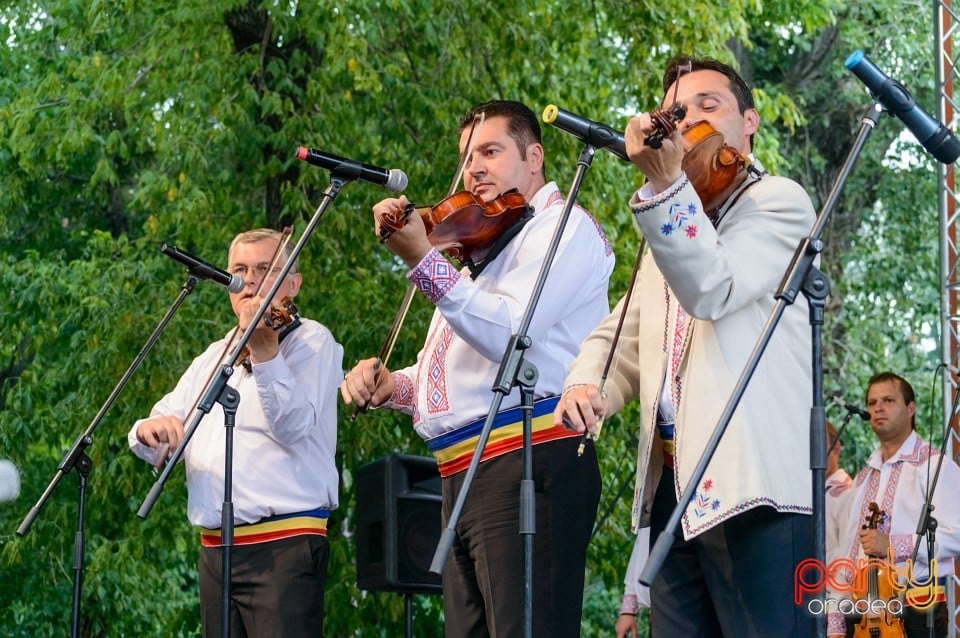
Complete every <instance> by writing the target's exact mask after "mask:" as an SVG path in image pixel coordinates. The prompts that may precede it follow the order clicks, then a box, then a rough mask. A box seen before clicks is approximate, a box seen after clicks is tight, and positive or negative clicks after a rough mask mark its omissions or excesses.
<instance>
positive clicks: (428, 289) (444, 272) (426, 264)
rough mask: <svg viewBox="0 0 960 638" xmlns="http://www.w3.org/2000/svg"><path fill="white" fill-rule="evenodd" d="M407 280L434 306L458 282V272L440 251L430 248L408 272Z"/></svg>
mask: <svg viewBox="0 0 960 638" xmlns="http://www.w3.org/2000/svg"><path fill="white" fill-rule="evenodd" d="M407 279H409V280H410V282H411V283H412V284H413V285H415V286H416V287H417V288H419V289H420V292H422V293H423V294H424V295H426V296H427V299H429V300H430V301H431V302H433V303H434V304H436V303H439V301H440V300H441V299H443V298H444V296H446V294H447V293H448V292H450V289H451V288H453V287H454V286H455V285H456V284H457V282H458V281H460V271H458V270H457V269H456V268H455V267H454V265H453V264H451V263H450V262H449V261H447V259H446V258H445V257H444V256H443V255H441V254H440V251H438V250H437V249H436V248H432V249H430V252H428V253H427V255H426V257H424V258H423V259H422V260H420V263H419V264H417V265H416V267H414V268H413V269H412V270H411V271H410V273H409V274H408V275H407Z"/></svg>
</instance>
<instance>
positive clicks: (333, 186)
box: [137, 170, 357, 638]
mask: <svg viewBox="0 0 960 638" xmlns="http://www.w3.org/2000/svg"><path fill="white" fill-rule="evenodd" d="M356 177H357V176H356V175H340V174H338V172H337V171H336V170H333V171H331V173H330V186H328V187H327V189H326V190H325V191H324V193H323V201H321V202H320V205H319V206H318V207H317V210H316V211H315V212H314V214H313V217H312V218H311V219H310V222H309V223H308V224H307V227H306V229H305V230H304V231H303V234H302V235H301V236H300V239H299V241H297V244H296V246H294V247H293V250H292V251H291V254H290V256H289V258H288V259H287V262H286V263H285V264H284V266H283V268H282V269H281V270H280V273H279V274H278V275H277V277H276V280H275V281H274V283H273V285H272V286H271V287H270V290H269V292H267V294H266V296H265V297H264V301H263V303H262V304H261V305H260V308H259V309H258V310H257V312H256V314H255V315H254V316H253V319H252V320H251V321H250V325H249V326H247V329H246V330H245V331H244V333H243V335H242V336H241V337H240V340H239V341H238V342H237V346H236V348H234V350H233V352H232V353H231V354H230V355H229V357H228V358H227V361H226V362H225V363H224V364H223V365H221V366H220V369H219V373H218V374H216V375H215V376H214V377H213V378H212V379H211V380H210V382H209V383H208V384H207V387H206V388H204V390H203V392H202V394H201V397H202V398H201V399H200V401H199V402H198V403H197V407H196V412H195V413H194V417H193V420H192V421H191V422H190V424H189V425H188V426H187V427H186V428H184V431H183V439H182V440H181V441H180V444H179V445H178V446H177V449H176V450H174V451H173V453H172V454H171V455H170V458H169V459H168V461H167V463H166V466H165V467H164V468H163V471H162V472H161V473H160V476H159V477H158V478H157V480H156V482H155V483H154V484H153V487H152V488H150V492H149V493H148V494H147V497H146V499H145V500H144V502H143V504H142V505H141V506H140V509H139V510H137V516H139V517H140V518H142V519H146V517H147V516H148V515H149V513H150V510H151V509H152V508H153V505H154V503H156V501H157V498H159V497H160V492H162V491H163V486H164V485H165V484H166V482H167V480H168V479H169V477H170V473H171V472H172V471H173V468H174V467H175V466H176V464H177V461H178V460H179V459H180V457H181V456H182V455H183V452H184V450H185V448H186V446H187V443H189V442H190V439H191V438H192V437H193V434H194V432H195V431H196V429H197V426H199V424H200V421H202V420H203V418H204V417H205V416H206V415H207V414H209V413H210V410H212V409H213V404H214V403H220V404H221V405H222V406H223V413H224V428H225V431H224V468H223V507H222V510H221V513H220V544H221V551H220V560H221V568H220V569H221V574H220V577H221V590H222V596H221V610H220V611H221V618H222V622H221V629H222V636H223V638H229V636H230V601H231V591H230V590H231V582H230V572H231V568H232V563H233V533H234V521H233V500H232V499H233V428H234V417H235V416H236V408H237V405H238V404H239V403H240V394H239V393H238V392H237V391H236V390H235V389H234V388H232V387H230V386H229V385H227V381H228V380H229V378H230V376H231V375H232V374H233V368H234V366H235V365H236V362H237V359H238V358H239V357H240V353H241V352H242V351H243V349H244V347H245V346H246V345H247V342H248V341H249V340H250V337H251V336H252V335H253V331H254V330H256V328H257V326H258V325H260V322H261V321H262V320H263V316H264V314H266V312H267V309H268V308H269V307H270V303H271V302H272V301H273V299H274V297H275V296H276V294H277V291H278V290H279V289H280V286H282V285H283V280H284V279H285V278H286V276H287V275H288V274H289V272H290V269H291V268H292V267H293V264H294V262H295V261H296V260H297V256H298V255H299V254H300V251H302V250H303V246H304V244H306V242H307V240H308V239H309V238H310V236H311V235H312V234H313V231H314V230H315V229H316V227H317V225H318V224H319V223H320V219H321V218H322V217H323V215H324V213H325V212H326V210H327V208H328V207H329V206H330V203H331V202H333V200H334V199H335V198H336V196H337V194H338V193H339V192H340V189H341V188H343V185H344V184H346V183H347V182H348V181H350V180H352V179H356Z"/></svg>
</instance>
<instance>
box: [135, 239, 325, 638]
mask: <svg viewBox="0 0 960 638" xmlns="http://www.w3.org/2000/svg"><path fill="white" fill-rule="evenodd" d="M280 241H281V235H280V233H278V232H276V231H274V230H269V229H260V230H252V231H247V232H245V233H241V234H240V235H237V237H236V238H234V240H233V242H232V243H231V245H230V252H229V266H228V269H229V271H230V272H231V273H233V274H235V275H240V276H241V277H243V280H244V283H245V285H244V288H243V289H242V290H241V291H240V292H237V293H231V294H230V303H231V305H232V306H233V311H234V313H235V314H236V316H237V319H238V328H237V330H238V331H239V332H237V333H236V334H241V333H242V331H244V330H246V328H247V326H248V325H249V324H250V321H251V320H252V319H253V317H254V315H255V314H256V312H257V310H258V309H259V308H260V306H261V304H262V302H263V298H262V297H261V296H260V295H261V294H262V293H264V292H266V291H267V290H269V289H270V286H272V285H273V283H274V280H275V278H276V275H277V274H278V273H279V272H280V270H281V267H280V266H282V264H283V263H284V262H285V261H286V260H285V259H282V260H281V261H280V266H273V265H272V258H273V256H274V254H275V253H276V252H277V250H278V248H279V246H280ZM292 248H293V247H292V246H291V245H289V244H287V246H286V249H287V250H286V255H289V254H291V251H292ZM301 283H302V276H301V274H300V273H299V272H298V268H297V266H296V264H294V266H293V267H292V268H291V271H290V274H288V275H287V277H286V279H285V280H284V282H283V284H282V285H281V287H280V288H279V290H278V292H277V300H278V301H276V302H274V303H275V305H276V304H278V303H279V301H282V300H283V298H284V297H287V298H289V299H290V300H292V299H293V298H294V297H295V296H296V295H297V293H298V292H299V290H300V286H301ZM292 318H293V321H292V322H291V323H289V324H287V325H285V326H283V327H282V328H281V329H280V330H276V329H274V327H271V326H269V325H267V323H266V321H265V320H264V321H262V322H261V325H259V326H258V327H257V328H256V330H255V331H254V332H253V334H252V336H251V338H250V340H249V341H248V343H247V347H248V348H249V351H248V353H247V356H246V357H244V358H243V359H244V364H245V365H238V366H236V368H235V369H234V373H233V375H232V376H231V377H230V379H229V380H228V384H229V385H230V386H231V387H233V388H236V390H237V391H238V393H239V395H240V403H239V405H238V406H237V413H236V417H235V421H236V423H235V435H234V447H233V459H234V470H235V471H234V472H233V484H232V485H233V495H232V502H233V506H234V524H235V528H234V548H233V550H232V566H231V567H232V569H231V594H232V600H231V603H230V604H231V619H230V625H231V630H232V631H233V632H245V633H243V635H246V636H249V637H251V638H253V637H255V636H271V637H275V636H282V637H283V638H301V637H302V638H307V637H308V636H309V637H313V636H318V635H321V634H322V631H323V615H324V614H323V612H324V610H323V599H324V586H325V583H326V576H327V564H328V561H329V556H330V551H329V546H328V544H327V538H326V530H327V518H328V517H329V513H330V510H333V509H336V507H337V504H338V500H337V487H338V475H337V469H336V465H335V464H334V452H335V450H336V444H337V410H336V391H337V385H338V383H339V382H340V378H341V376H340V375H341V374H342V367H341V366H342V363H343V348H342V347H341V346H340V344H338V343H337V342H336V341H334V339H333V335H331V334H330V331H329V330H327V329H326V328H325V327H324V326H322V325H321V324H319V323H317V322H316V321H313V320H312V319H306V318H299V317H292ZM280 323H282V321H281V322H280ZM274 324H275V325H276V327H278V328H280V326H279V325H278V324H277V322H274ZM228 337H229V335H228ZM231 344H232V340H231V339H229V338H226V337H225V338H224V339H222V340H220V341H217V342H215V343H213V344H211V345H210V346H209V347H208V348H207V350H206V351H205V352H204V353H203V354H201V355H200V356H199V357H197V358H196V359H194V360H193V363H191V364H190V367H189V368H188V369H187V371H186V372H185V373H184V374H183V376H182V377H181V378H180V381H179V382H178V383H177V385H176V387H175V388H174V389H173V391H172V392H170V393H169V394H167V395H166V396H165V397H163V398H162V399H161V400H160V402H159V403H157V404H156V405H155V406H154V407H153V410H152V411H151V412H150V417H149V418H146V419H141V420H139V421H137V422H136V423H135V424H134V425H133V428H132V429H131V430H130V433H129V435H128V439H129V443H130V447H131V449H132V450H133V452H134V453H135V454H136V455H137V456H139V457H140V458H142V459H144V460H146V461H149V462H150V463H154V464H160V463H162V462H163V460H164V458H165V456H166V455H167V454H168V453H169V452H171V451H172V450H174V449H176V447H177V446H178V445H179V443H180V441H181V440H182V438H183V436H184V423H190V422H191V421H192V419H193V418H194V414H193V413H192V412H191V409H192V408H193V407H194V405H195V403H196V401H197V399H198V398H199V396H200V394H201V392H202V391H203V389H204V387H205V386H206V383H207V380H208V379H209V378H210V375H211V373H212V372H213V371H214V370H216V369H217V368H218V367H219V366H220V365H221V364H222V363H223V362H224V361H225V360H226V359H228V358H229V357H230V355H231V350H232V349H231V348H230V346H231ZM238 361H239V360H238ZM224 442H225V428H224V413H223V408H222V406H221V405H220V404H219V403H217V404H215V405H214V407H213V409H212V410H211V411H210V413H209V414H208V415H206V416H205V417H204V418H203V420H202V421H201V422H200V424H199V426H198V427H197V428H196V429H195V430H194V434H193V436H192V438H191V439H190V442H189V443H188V444H187V446H186V448H185V450H184V454H183V460H184V463H185V465H186V472H187V517H188V518H189V520H190V522H191V523H192V524H194V525H197V526H199V527H201V528H203V529H202V530H201V542H202V548H201V551H200V614H201V623H202V625H203V634H204V635H205V636H219V635H221V632H222V628H221V597H222V588H221V582H222V581H221V553H220V552H221V550H220V547H221V542H220V534H221V529H220V528H221V520H222V519H221V517H222V509H223V501H224V454H225V445H224ZM234 635H239V634H237V633H234Z"/></svg>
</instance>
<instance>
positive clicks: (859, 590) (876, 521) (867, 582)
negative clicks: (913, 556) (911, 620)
mask: <svg viewBox="0 0 960 638" xmlns="http://www.w3.org/2000/svg"><path fill="white" fill-rule="evenodd" d="M867 507H868V508H869V509H870V514H869V515H868V516H867V522H866V524H865V525H864V526H863V529H877V528H878V527H879V526H880V525H881V524H882V523H883V521H884V519H885V518H886V516H887V514H886V512H884V511H883V510H881V509H880V507H879V506H878V505H877V504H876V503H870V504H869V505H868V506H867ZM868 558H869V557H868ZM891 578H896V575H895V574H891V571H890V569H889V568H888V567H882V566H880V565H877V564H876V563H875V561H872V560H871V561H869V562H868V564H867V566H866V567H864V568H863V569H861V570H860V574H859V576H858V577H857V580H856V582H857V585H858V586H857V587H856V588H854V591H853V598H854V600H857V601H860V600H863V601H866V602H867V605H866V607H867V609H868V611H867V613H865V614H863V616H862V617H861V618H860V622H858V623H857V626H856V627H855V628H854V632H853V635H854V638H905V637H906V633H905V631H904V629H903V619H901V618H899V617H897V616H896V615H894V614H893V613H891V612H890V611H889V609H887V607H886V606H884V608H883V610H882V611H874V609H875V606H874V605H873V604H871V603H873V601H876V600H883V601H885V602H886V601H889V600H891V599H894V598H896V596H897V592H896V590H895V588H894V586H893V584H892V581H891V580H890V579H891ZM861 585H862V586H861Z"/></svg>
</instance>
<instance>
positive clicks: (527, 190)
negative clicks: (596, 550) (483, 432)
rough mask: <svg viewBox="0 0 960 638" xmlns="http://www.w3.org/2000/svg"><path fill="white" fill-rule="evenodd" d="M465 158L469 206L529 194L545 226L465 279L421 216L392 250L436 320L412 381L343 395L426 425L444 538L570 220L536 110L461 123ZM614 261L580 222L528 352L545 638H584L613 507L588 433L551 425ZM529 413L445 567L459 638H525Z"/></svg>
mask: <svg viewBox="0 0 960 638" xmlns="http://www.w3.org/2000/svg"><path fill="white" fill-rule="evenodd" d="M475 122H476V123H477V124H476V126H474V123H475ZM460 150H461V153H465V158H464V159H465V164H464V166H465V171H464V175H463V181H464V186H465V188H466V190H467V191H469V192H470V193H471V194H472V195H474V196H475V197H476V198H478V199H479V200H481V201H483V202H486V203H489V202H492V201H495V200H496V199H498V197H500V196H501V195H503V194H505V193H508V192H510V191H514V190H515V191H516V192H517V193H519V194H520V195H521V196H522V197H523V199H524V200H525V201H526V202H527V203H528V204H529V205H530V207H531V208H532V211H533V215H532V217H529V218H528V219H522V218H521V219H520V220H518V221H517V222H516V223H515V224H514V225H513V226H512V227H510V228H507V229H504V230H502V231H501V232H502V233H515V234H514V235H512V237H510V236H507V239H508V241H506V242H505V243H503V242H500V243H499V245H498V246H497V248H498V249H499V252H496V253H495V255H494V256H489V255H488V256H486V257H485V258H484V260H483V263H482V264H476V263H474V264H473V265H472V266H471V267H470V268H469V269H457V268H456V267H454V265H453V264H452V263H451V262H450V261H449V260H448V259H447V258H446V257H444V256H443V255H441V254H440V252H439V251H438V250H437V249H436V248H434V247H433V245H432V244H431V242H430V238H429V237H428V235H427V232H426V229H425V226H424V224H423V220H422V219H421V218H420V217H419V216H418V215H415V214H414V215H410V217H409V220H408V223H406V225H405V226H402V227H401V228H399V229H398V230H395V232H393V233H392V234H389V233H388V235H389V236H388V238H387V239H386V242H385V243H386V245H387V247H388V248H390V250H392V251H393V252H394V253H395V254H396V255H397V256H399V257H400V258H401V259H402V260H403V262H404V263H405V264H406V265H407V267H408V268H410V271H409V273H408V274H407V278H408V279H409V280H410V281H411V282H413V283H414V284H415V285H416V286H417V287H418V288H419V290H420V291H421V292H422V293H423V294H424V295H425V296H426V297H427V298H428V299H429V300H430V301H431V302H432V303H433V304H434V305H435V306H436V311H435V312H434V315H433V320H432V321H431V323H430V329H429V332H428V335H427V340H426V343H425V344H424V347H423V350H421V352H420V354H419V355H418V357H417V361H416V362H415V363H414V364H413V365H412V366H409V367H407V368H404V369H401V370H396V371H390V370H387V368H386V366H385V365H383V364H382V362H381V361H380V360H379V359H366V360H364V361H361V362H359V363H358V364H357V365H356V366H355V367H354V368H353V369H352V370H351V371H350V372H349V373H348V375H347V377H346V378H345V379H344V382H343V385H342V386H341V394H342V395H343V398H344V401H346V402H347V403H357V404H359V405H364V406H373V407H385V408H390V409H394V410H400V411H403V412H406V413H408V414H410V415H411V416H412V417H413V426H414V428H415V429H416V430H417V433H418V434H419V435H420V436H421V437H423V438H424V439H425V440H426V442H427V445H428V446H429V448H430V450H431V452H432V453H433V454H434V456H435V457H436V459H437V463H438V466H439V469H440V475H441V477H442V486H443V487H442V490H443V508H442V518H443V522H444V526H446V524H447V521H448V519H449V517H450V513H451V510H452V508H453V504H454V502H455V500H456V497H457V494H458V493H459V491H460V489H461V488H462V486H463V482H464V475H465V474H466V472H465V471H464V470H466V468H467V467H468V465H469V462H470V459H471V457H472V456H473V453H474V451H475V449H476V447H477V437H478V435H479V431H480V429H481V427H482V425H483V423H484V421H485V420H486V416H487V412H488V411H489V408H490V405H491V402H492V400H493V393H492V391H491V388H492V387H493V383H494V381H495V379H496V378H497V373H498V370H499V367H500V361H501V358H502V356H503V354H504V351H505V350H506V347H507V344H508V342H509V340H510V338H511V336H512V335H513V334H514V333H515V332H516V331H517V329H518V326H519V324H520V320H521V318H522V317H523V315H524V313H525V311H526V309H527V306H528V304H529V303H530V300H531V294H532V292H533V289H534V285H535V283H536V280H537V276H538V274H539V272H540V269H541V267H542V265H543V261H544V255H545V252H546V247H547V246H548V245H549V243H550V241H551V238H552V236H553V234H554V231H555V230H556V227H557V222H558V220H559V219H560V213H561V212H562V210H563V206H564V202H563V196H562V195H561V193H560V190H559V189H558V188H557V185H556V184H555V183H553V182H547V181H546V179H545V175H544V169H543V166H544V150H543V146H542V145H541V143H540V125H539V123H538V122H537V118H536V116H535V115H534V114H533V112H532V111H530V109H529V108H527V107H526V106H524V105H522V104H519V103H517V102H509V101H499V100H498V101H493V102H487V103H485V104H481V105H480V106H478V107H476V108H475V109H473V110H472V111H471V112H469V113H468V114H467V115H466V116H465V117H464V118H463V119H462V120H461V130H460ZM468 150H469V152H467V151H468ZM407 204H408V201H407V200H406V198H405V197H400V198H397V199H387V200H384V201H382V202H380V203H378V204H377V205H376V206H374V215H375V218H376V220H377V225H378V230H382V228H383V223H382V222H383V220H384V218H385V217H389V218H391V219H393V220H396V219H402V218H403V212H404V209H405V208H406V206H407ZM518 224H519V226H518ZM381 236H382V233H381ZM496 239H499V238H496ZM495 245H496V242H495ZM613 261H614V258H613V251H612V249H611V247H610V244H609V242H608V241H607V239H606V237H605V236H604V234H603V231H602V230H601V229H600V226H599V225H598V224H597V222H596V221H595V220H594V219H593V218H592V217H591V216H590V214H589V213H587V211H585V210H583V209H582V208H580V207H574V208H573V210H572V211H571V215H570V218H569V221H568V223H567V226H566V228H565V230H564V233H563V238H562V239H561V241H560V244H559V248H558V252H557V255H556V258H555V259H554V261H553V265H552V268H551V270H550V275H549V277H547V280H546V283H545V285H544V288H543V294H542V296H541V297H540V301H539V303H538V305H537V307H536V312H535V313H534V315H533V319H532V322H531V324H530V330H529V333H528V335H529V337H530V339H531V346H530V348H529V349H527V350H525V351H524V357H525V359H526V360H527V361H529V362H531V363H533V364H534V365H535V366H536V368H537V370H538V373H539V378H538V380H537V382H536V385H535V388H534V390H535V397H534V398H535V399H536V400H537V401H536V403H535V404H534V410H533V459H532V464H533V475H534V483H535V485H536V495H535V500H536V514H535V518H536V536H534V540H533V547H534V550H533V572H534V573H533V583H532V590H533V619H532V625H533V634H534V635H535V636H541V637H544V638H546V637H550V638H565V637H570V638H574V637H576V636H579V635H580V614H581V607H582V601H583V578H584V567H585V563H586V551H587V543H588V541H589V538H590V532H591V529H592V526H593V520H594V517H595V516H596V512H597V504H598V502H599V498H600V472H599V468H598V465H597V457H596V453H595V451H594V450H592V449H591V450H589V451H588V453H587V454H584V455H583V456H578V455H577V445H578V437H577V435H576V433H574V432H571V431H569V430H566V429H564V428H563V427H556V426H554V424H553V422H552V419H551V418H550V413H551V411H552V410H553V407H554V405H556V401H557V395H558V394H559V393H560V390H561V388H562V385H563V375H564V374H566V369H567V366H568V365H569V363H570V361H571V360H572V359H573V356H574V355H575V354H576V351H577V346H578V345H579V343H580V341H581V340H582V339H583V337H585V336H586V335H587V333H588V332H589V331H590V329H592V328H593V327H594V326H595V325H596V324H597V323H598V322H599V321H600V319H602V318H603V316H604V315H605V314H606V313H607V312H608V310H609V305H608V302H607V282H608V279H609V277H610V272H611V270H612V269H613ZM519 402H520V395H519V388H514V389H513V391H512V393H511V394H509V395H508V396H507V397H505V398H504V401H503V403H502V405H501V408H502V409H501V411H500V413H499V414H498V415H497V420H496V424H495V427H494V428H493V430H492V432H491V435H490V439H489V441H488V443H487V445H486V447H485V448H484V453H483V456H482V457H481V458H482V459H483V460H482V462H481V463H480V465H479V469H478V470H477V473H476V480H475V481H474V483H473V484H472V486H471V489H470V492H469V495H468V497H467V499H466V502H465V505H464V509H463V513H462V516H461V517H460V519H459V522H458V524H457V526H456V538H455V540H454V542H453V550H452V552H451V555H450V556H449V557H448V558H447V560H446V563H445V565H444V569H443V601H444V619H445V630H446V635H447V636H448V637H449V638H481V637H485V636H510V637H513V636H521V635H523V620H524V614H523V601H524V582H523V581H524V578H523V574H524V554H523V540H522V539H523V537H522V536H521V535H520V533H519V532H520V529H519V507H520V502H519V493H520V480H521V478H522V476H523V463H522V461H523V454H522V448H521V444H522V436H521V431H522V429H521V425H522V419H521V413H520V409H519V407H518V405H519Z"/></svg>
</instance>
